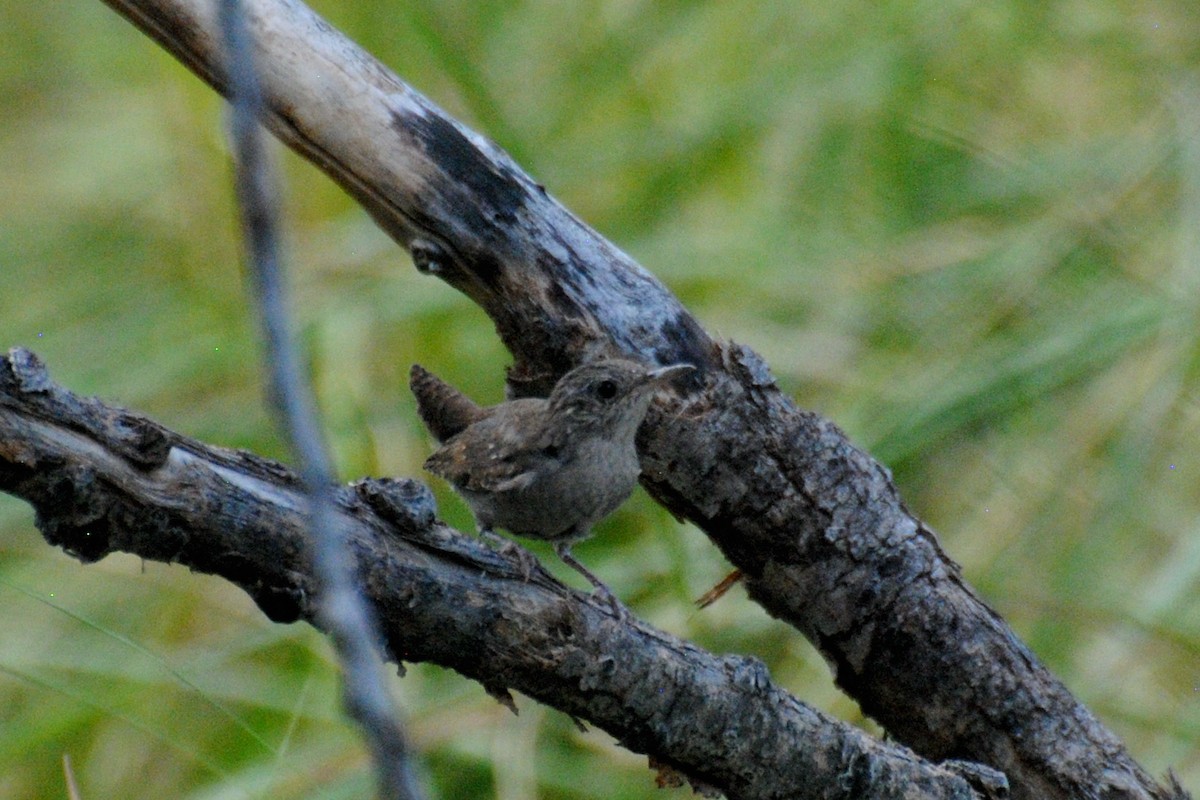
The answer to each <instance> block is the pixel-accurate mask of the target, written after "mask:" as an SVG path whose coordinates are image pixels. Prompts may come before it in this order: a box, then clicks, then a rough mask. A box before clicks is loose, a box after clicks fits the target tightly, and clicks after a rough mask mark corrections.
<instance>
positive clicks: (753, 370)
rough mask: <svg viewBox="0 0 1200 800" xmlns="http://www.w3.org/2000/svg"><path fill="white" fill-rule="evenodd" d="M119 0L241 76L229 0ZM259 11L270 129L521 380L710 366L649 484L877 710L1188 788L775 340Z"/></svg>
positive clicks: (391, 86)
mask: <svg viewBox="0 0 1200 800" xmlns="http://www.w3.org/2000/svg"><path fill="white" fill-rule="evenodd" d="M105 2H107V3H108V5H110V6H112V7H113V8H114V9H116V10H117V11H118V12H119V13H121V14H123V15H125V16H126V17H127V18H129V19H130V20H131V21H132V22H134V24H136V25H138V26H139V27H140V28H141V29H142V30H143V31H145V32H146V33H147V34H149V35H150V36H151V37H153V38H154V39H155V40H156V41H158V42H159V43H160V44H161V45H162V46H163V47H165V48H166V49H168V50H169V51H171V52H172V53H174V54H175V55H176V56H177V57H178V58H179V59H180V60H181V61H182V62H183V63H184V64H186V65H187V66H189V67H190V68H191V69H193V70H194V71H195V72H196V73H197V74H198V75H200V76H201V77H202V78H204V79H205V80H206V81H208V82H209V83H210V84H212V85H213V86H214V87H215V88H217V89H218V90H220V91H224V90H225V89H226V80H225V77H224V74H223V71H222V69H221V67H220V66H219V63H220V62H219V60H218V59H217V58H216V46H215V43H216V42H217V41H218V35H217V32H216V26H215V5H216V4H215V0H105ZM247 7H248V9H249V11H250V21H251V28H252V30H253V36H254V39H255V42H256V46H257V50H256V57H257V60H258V63H259V64H260V67H261V70H262V81H263V90H264V96H265V98H266V104H267V107H268V109H269V113H268V117H267V119H268V124H269V125H270V127H271V128H272V130H273V131H274V132H275V133H276V134H277V135H278V136H279V137H280V138H281V139H283V140H284V141H285V142H286V143H288V144H289V145H290V146H291V147H293V148H294V149H296V150H297V151H298V152H300V153H301V154H303V155H305V156H306V157H308V158H309V159H311V160H312V161H313V163H315V164H316V165H318V166H319V167H320V168H322V169H323V170H325V171H326V172H327V173H328V174H329V175H330V176H331V177H333V178H334V180H336V181H337V182H338V183H339V184H341V185H342V186H343V187H345V188H346V189H347V190H348V191H349V192H350V193H351V194H352V195H353V196H354V197H356V198H357V199H358V200H359V201H360V202H361V203H362V204H363V205H364V207H365V208H366V209H367V210H368V211H369V212H370V213H371V215H372V216H373V217H374V218H375V219H376V220H377V221H378V222H379V224H380V225H381V226H382V227H383V228H384V229H385V230H386V231H387V232H389V233H390V234H391V235H392V236H393V237H394V238H395V239H396V240H397V241H398V242H400V243H401V244H403V245H405V246H407V247H408V248H409V249H410V250H411V252H412V254H413V259H414V261H415V263H416V264H417V266H418V268H420V269H422V270H424V271H426V272H429V273H432V274H435V275H437V276H439V277H441V278H442V279H444V280H445V281H447V282H448V283H450V284H451V285H452V286H454V287H456V288H458V289H460V290H461V291H463V292H465V293H466V294H467V295H469V296H470V297H471V298H472V299H473V300H475V302H477V303H478V304H479V305H480V306H481V307H482V308H483V309H484V310H485V311H486V312H487V313H488V314H489V315H490V316H491V317H492V319H493V320H494V321H495V324H496V328H497V331H498V333H499V335H500V336H501V338H502V339H503V341H504V342H505V344H506V345H507V346H508V347H509V349H510V350H511V351H512V352H513V353H514V355H515V357H516V360H517V365H516V367H515V368H514V370H513V371H512V373H511V374H510V383H511V385H512V386H513V388H514V390H515V391H517V392H518V393H533V392H544V391H545V390H546V389H547V388H548V387H549V385H551V384H552V382H553V380H554V379H555V377H556V376H558V375H560V374H562V373H563V372H564V371H565V370H566V369H568V368H569V367H570V366H571V365H573V364H575V363H578V362H580V361H582V360H586V359H588V358H591V357H593V356H595V355H597V354H599V353H602V352H613V351H617V352H623V353H627V354H631V355H634V356H638V357H641V358H644V359H648V360H651V361H655V362H657V363H663V364H665V363H673V362H684V361H686V362H689V363H692V364H694V365H695V366H696V367H697V372H696V373H695V381H694V385H693V389H694V391H693V393H692V395H691V396H690V397H689V399H688V400H687V401H686V402H685V403H684V404H683V406H682V407H680V408H678V409H674V413H673V414H657V415H654V416H652V418H650V419H649V420H648V423H647V425H646V426H645V428H644V436H643V440H642V446H643V450H642V452H643V467H644V483H645V485H646V487H647V488H648V489H649V490H650V492H651V493H652V494H653V495H654V496H655V497H656V498H658V499H659V500H660V501H661V502H662V503H663V504H664V505H666V506H667V507H668V508H670V509H671V510H672V511H674V512H676V513H677V514H680V515H682V516H686V517H688V518H689V519H691V520H693V521H695V522H696V523H697V524H698V525H699V526H700V527H701V528H703V529H704V530H705V531H706V532H707V533H708V535H709V536H710V537H711V538H712V540H713V542H714V543H716V545H717V546H718V547H719V548H720V549H721V550H722V551H723V552H724V553H725V554H726V555H727V556H728V557H729V559H730V560H731V561H732V562H733V563H734V564H736V565H737V566H738V567H739V568H740V569H742V570H743V571H744V572H745V573H746V575H747V586H748V588H749V591H750V594H751V596H752V597H753V598H754V599H756V600H757V601H758V602H759V603H761V604H762V605H763V607H764V608H766V609H767V610H768V611H769V612H770V613H772V614H774V615H776V616H778V617H780V618H782V619H784V620H787V621H788V622H790V623H791V624H792V625H794V626H795V627H796V628H797V629H798V630H800V631H802V632H803V633H804V634H805V635H806V636H808V637H809V639H811V640H812V641H813V642H814V644H815V645H816V646H817V647H818V648H819V649H820V650H821V652H822V653H823V654H824V655H825V657H826V659H827V660H828V662H829V663H830V665H831V667H832V668H833V670H834V673H835V676H836V679H837V681H838V684H839V685H840V686H841V687H842V688H843V689H845V690H846V691H847V692H848V693H849V694H850V695H852V696H853V697H854V698H855V699H856V700H857V701H858V702H859V704H860V705H861V707H862V708H863V710H864V711H866V712H867V713H869V714H870V715H871V716H873V717H874V718H875V719H877V720H878V721H879V722H880V723H881V724H882V725H883V726H884V727H885V728H887V729H888V731H889V732H890V733H892V734H893V735H894V736H895V737H896V738H897V739H899V740H900V741H902V742H904V743H906V744H907V745H909V746H911V747H912V748H914V749H915V750H916V751H917V752H920V753H922V754H923V755H925V756H926V757H929V758H932V759H943V758H969V759H972V760H976V761H981V762H984V763H987V764H990V765H992V766H994V767H997V768H999V769H1001V770H1003V771H1004V772H1005V773H1006V774H1007V775H1008V777H1009V780H1010V781H1011V782H1012V786H1013V794H1014V796H1015V797H1017V798H1022V799H1023V800H1024V799H1025V798H1029V799H1032V798H1093V797H1105V798H1109V797H1111V798H1117V797H1134V798H1148V797H1168V796H1172V794H1173V791H1174V790H1172V789H1169V788H1164V787H1162V786H1159V785H1158V784H1156V783H1155V782H1154V780H1153V779H1152V778H1150V776H1148V775H1147V774H1146V773H1145V771H1144V770H1143V769H1142V768H1141V767H1139V766H1138V765H1137V763H1136V762H1135V761H1134V760H1133V759H1132V758H1131V757H1130V755H1129V754H1128V753H1127V751H1126V750H1125V748H1124V746H1123V745H1122V743H1121V742H1120V741H1119V740H1118V739H1117V738H1116V737H1115V736H1114V735H1113V734H1112V733H1111V732H1110V731H1108V730H1107V729H1106V728H1105V727H1104V726H1103V725H1102V724H1101V723H1100V722H1099V721H1098V720H1096V718H1095V717H1094V716H1093V715H1092V714H1091V713H1090V712H1089V711H1088V710H1087V709H1086V708H1084V707H1083V706H1082V705H1081V704H1079V703H1078V702H1077V701H1076V700H1075V698H1074V697H1072V696H1071V694H1070V692H1069V691H1068V690H1067V689H1066V688H1065V687H1064V686H1063V685H1062V684H1061V683H1060V682H1059V681H1057V680H1056V679H1055V678H1054V677H1053V676H1052V675H1051V674H1050V673H1049V672H1048V671H1047V670H1046V669H1045V668H1044V667H1043V666H1042V665H1041V664H1040V663H1039V662H1038V661H1037V659H1036V658H1035V657H1034V656H1033V654H1032V653H1030V652H1029V650H1028V649H1027V648H1026V647H1025V646H1024V645H1023V644H1022V643H1021V642H1020V641H1019V640H1018V639H1017V638H1016V636H1015V635H1014V634H1013V632H1012V631H1011V629H1010V628H1009V627H1008V626H1007V625H1006V624H1005V623H1004V621H1003V620H1002V619H1000V618H999V617H998V616H997V615H996V614H995V613H994V612H993V611H992V610H991V609H990V608H988V607H987V605H986V604H985V603H984V602H983V601H982V600H981V599H980V598H979V597H978V596H977V595H976V594H975V593H974V592H973V591H972V590H971V588H970V587H969V586H967V585H966V584H965V583H964V581H963V580H962V577H961V575H960V572H959V569H958V567H957V565H956V564H954V562H953V561H951V560H950V559H949V558H948V557H947V556H946V555H945V554H944V553H943V552H942V550H941V548H940V547H939V545H938V542H937V539H936V537H935V536H934V534H933V532H932V531H930V530H929V529H928V528H927V527H926V526H925V525H924V524H923V523H922V522H921V521H920V520H918V519H917V518H915V517H914V516H913V515H912V514H911V513H910V512H909V511H908V509H907V508H905V506H904V505H903V503H902V502H901V500H900V498H899V496H898V494H897V491H896V489H895V486H894V485H893V483H892V481H891V479H890V476H889V474H888V473H887V471H886V469H885V468H883V467H882V466H880V465H879V464H877V463H876V462H875V461H874V460H872V459H871V458H870V456H868V455H867V454H865V453H863V452H862V451H860V450H858V449H857V448H856V447H854V446H853V445H852V444H851V443H850V442H848V441H847V440H846V438H845V436H844V435H843V434H842V433H841V432H840V431H839V430H838V429H837V427H836V426H835V425H833V424H832V423H831V422H829V421H827V420H825V419H822V418H821V417H819V416H816V415H814V414H810V413H807V412H804V411H801V410H799V409H797V408H796V407H795V406H794V405H793V403H792V402H791V401H790V400H789V399H788V398H786V397H785V396H783V395H782V394H781V393H780V392H779V390H778V389H777V388H776V386H775V384H774V381H773V379H772V377H771V375H770V373H769V370H768V369H767V367H766V365H765V364H763V363H762V361H761V360H760V359H759V358H758V357H757V356H756V355H755V354H753V353H752V352H750V351H749V350H748V349H746V348H744V347H741V346H738V345H736V344H731V343H719V342H715V341H713V340H712V339H710V337H709V336H708V335H707V334H706V333H705V332H704V331H703V329H702V328H701V327H700V325H699V324H698V323H697V322H696V321H695V320H694V319H693V318H692V317H691V316H690V315H689V314H688V313H687V312H686V311H685V310H684V309H683V308H682V307H681V306H680V304H679V302H678V301H677V300H676V299H675V298H674V297H673V296H672V295H671V294H670V293H669V292H668V291H667V290H666V289H665V288H664V287H663V286H662V285H661V284H660V283H659V282H658V281H657V280H655V279H654V278H653V277H652V276H650V275H649V274H648V273H647V272H646V271H645V270H643V269H642V268H641V267H639V266H638V265H637V264H636V263H634V262H633V261H632V260H631V259H630V258H629V257H628V256H626V255H625V254H623V253H621V252H620V251H619V250H618V249H617V248H615V247H614V246H613V245H612V244H610V243H608V242H607V241H605V240H604V239H603V238H602V237H600V236H599V235H598V234H596V233H595V232H594V231H592V230H591V229H590V228H588V227H587V226H586V225H584V224H583V223H582V222H581V221H580V220H578V219H577V218H576V217H574V216H573V215H572V214H571V213H570V212H569V211H567V210H566V209H565V208H563V207H562V206H561V205H560V204H559V203H557V202H556V201H555V200H554V199H553V198H551V197H549V196H548V195H547V194H546V192H545V191H544V189H543V188H542V187H541V186H539V185H538V184H537V183H536V182H535V181H534V180H533V179H531V178H530V177H529V176H527V175H526V174H525V173H523V172H522V171H521V170H520V169H519V168H518V167H517V166H516V165H515V164H514V163H513V162H512V160H511V159H509V158H508V157H507V156H506V155H505V154H504V153H502V152H500V151H499V150H498V149H497V148H496V147H495V146H494V145H492V144H491V143H490V142H488V141H487V140H486V139H484V138H483V137H481V136H479V135H477V134H475V133H473V132H471V131H469V130H467V129H466V128H464V127H463V126H461V125H459V124H458V123H457V122H455V121H454V120H452V119H450V118H448V117H447V116H446V115H445V114H443V113H442V112H441V111H439V110H438V109H437V108H436V107H435V106H434V105H433V104H432V103H431V102H429V101H428V100H426V99H425V98H423V97H422V96H420V95H419V94H418V93H416V92H415V91H413V90H412V89H411V88H409V87H408V86H406V85H405V84H404V83H403V82H402V81H401V80H400V79H399V78H397V77H396V76H395V75H393V74H392V73H391V72H389V71H388V70H387V69H386V68H385V67H383V66H382V65H381V64H379V63H378V62H377V61H375V60H374V59H372V58H371V57H370V56H369V55H367V54H366V53H364V52H363V51H362V50H361V49H360V48H358V47H357V46H356V45H354V44H353V43H352V42H350V41H349V40H347V39H346V38H345V37H343V36H342V35H341V34H339V33H338V32H336V31H334V30H333V29H331V28H330V27H329V26H328V24H327V23H325V22H324V21H323V20H321V19H320V18H319V17H317V16H316V15H315V14H313V12H312V11H310V10H309V9H308V8H307V7H306V6H304V5H303V4H302V3H300V2H298V0H254V1H253V2H248V3H247Z"/></svg>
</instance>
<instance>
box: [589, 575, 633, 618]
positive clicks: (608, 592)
mask: <svg viewBox="0 0 1200 800" xmlns="http://www.w3.org/2000/svg"><path fill="white" fill-rule="evenodd" d="M592 597H594V598H596V599H597V600H599V601H601V602H604V603H608V606H609V608H611V609H612V612H613V616H614V617H616V618H617V621H618V622H629V621H630V620H631V619H633V612H632V611H630V610H629V607H628V606H626V605H625V604H624V603H622V602H621V601H620V600H618V599H617V596H616V595H615V594H613V592H612V589H609V588H608V587H607V586H606V585H604V584H603V583H602V584H600V585H599V586H597V587H596V590H595V591H594V592H592Z"/></svg>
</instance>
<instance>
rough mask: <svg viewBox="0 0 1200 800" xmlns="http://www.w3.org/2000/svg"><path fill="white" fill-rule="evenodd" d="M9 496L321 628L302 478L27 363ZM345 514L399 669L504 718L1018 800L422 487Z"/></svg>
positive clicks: (814, 772) (828, 780) (725, 762)
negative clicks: (863, 726)
mask: <svg viewBox="0 0 1200 800" xmlns="http://www.w3.org/2000/svg"><path fill="white" fill-rule="evenodd" d="M0 489H2V490H3V491H6V492H8V493H10V494H13V495H16V496H18V497H22V498H24V499H25V500H27V501H28V502H29V503H30V504H32V505H33V506H34V508H35V509H36V511H37V524H38V527H39V528H40V529H41V530H42V533H43V535H44V536H45V537H46V540H47V541H48V542H50V543H51V544H53V545H56V546H59V547H62V548H63V549H64V550H66V551H67V552H68V553H70V554H72V555H74V556H75V557H77V558H79V559H80V560H81V561H84V562H90V561H95V560H98V559H100V558H103V557H104V556H105V555H106V554H108V553H110V552H115V551H121V552H127V553H132V554H134V555H138V556H140V557H142V558H147V559H151V560H156V561H164V562H176V563H180V564H183V565H185V566H188V567H190V568H192V569H194V570H197V571H200V572H205V573H210V574H213V575H218V576H221V577H223V578H225V579H227V580H229V581H231V582H233V583H235V584H237V585H238V586H240V587H241V588H242V589H244V590H245V591H246V592H247V593H249V594H250V596H251V597H253V598H254V600H255V602H256V603H258V605H259V607H260V608H262V609H263V611H264V612H265V613H266V614H267V615H268V616H270V617H271V618H272V619H274V620H276V621H280V622H289V621H294V620H300V619H303V620H306V621H308V622H310V623H312V624H314V625H319V621H318V619H317V616H316V609H315V607H314V603H313V598H314V591H313V587H314V585H315V578H314V576H313V573H312V569H311V565H310V560H309V542H308V540H307V538H306V537H307V534H306V532H305V526H304V521H303V518H302V515H301V511H300V509H301V508H302V507H303V501H302V493H301V490H300V488H299V484H298V481H297V478H296V477H295V475H293V474H292V473H291V472H289V471H288V470H287V469H285V468H284V467H282V466H280V465H278V464H275V463H273V462H269V461H266V460H264V459H261V458H257V457H255V456H252V455H250V454H247V453H244V452H237V451H230V450H224V449H220V448H215V447H210V446H207V445H204V444H202V443H200V442H197V441H194V440H190V439H187V438H185V437H183V436H180V435H179V434H176V433H173V432H171V431H168V430H166V429H164V428H162V427H161V426H159V425H157V424H156V423H154V422H152V421H150V420H148V419H146V418H145V417H141V416H139V415H137V414H134V413H132V412H129V411H126V410H123V409H119V408H114V407H110V406H107V405H104V404H103V403H100V402H99V401H97V400H94V399H82V398H79V397H76V396H75V395H73V394H71V393H69V392H67V391H65V390H63V389H61V388H59V387H57V386H55V385H54V384H53V383H52V382H51V381H50V379H49V377H48V376H47V375H46V372H45V370H44V368H43V367H42V365H41V364H40V362H39V361H38V360H37V358H36V357H35V356H34V355H33V354H31V353H29V352H27V351H23V350H13V351H12V352H11V353H10V356H9V357H8V358H7V359H0ZM338 506H339V514H340V517H341V519H340V522H341V524H342V525H343V526H344V529H345V530H346V532H347V538H348V540H349V542H350V543H351V546H352V549H353V551H354V553H355V555H356V558H357V562H358V572H359V579H360V585H361V587H362V590H363V592H364V593H365V594H366V596H367V597H368V599H369V600H370V601H371V602H372V603H373V604H374V605H375V607H376V609H377V613H378V616H379V618H380V621H381V626H382V630H383V632H384V636H385V639H386V642H385V643H384V644H383V647H384V648H385V651H386V653H387V654H388V656H389V657H390V658H391V659H393V660H395V661H396V662H400V661H429V662H433V663H436V664H440V665H442V666H445V667H449V668H451V669H454V670H457V671H458V672H460V673H462V674H463V675H465V676H467V677H469V678H472V679H474V680H476V681H478V682H479V683H481V684H482V685H483V686H484V687H485V688H486V689H487V690H488V691H489V692H490V693H492V694H494V695H496V696H498V697H500V698H504V699H507V691H508V689H510V688H511V689H517V690H519V691H521V692H523V693H525V694H527V695H529V696H531V697H534V698H536V699H537V700H539V701H541V702H544V703H546V704H548V705H551V706H553V707H555V708H558V709H560V710H562V711H564V712H566V713H568V714H571V715H572V716H575V717H577V718H579V719H583V720H587V721H589V722H592V723H594V724H595V725H597V726H599V727H601V728H603V729H605V730H607V731H608V732H609V733H611V734H612V735H613V736H615V737H616V738H617V739H618V740H620V741H621V743H622V744H623V745H624V746H626V747H628V748H629V749H631V750H633V751H636V752H641V753H647V754H649V755H650V756H651V758H652V760H653V761H654V763H657V764H660V765H664V766H666V767H669V768H671V769H674V770H678V771H679V772H682V773H683V774H684V775H686V776H688V777H689V779H691V780H693V781H695V782H696V783H697V784H698V785H706V786H710V787H714V788H716V789H718V790H719V791H721V792H723V793H725V794H726V795H727V796H729V797H735V798H773V797H796V798H806V797H813V798H815V797H821V798H832V797H845V798H880V799H881V800H882V799H883V798H901V797H904V798H913V797H921V798H962V799H963V800H966V798H978V797H983V796H990V795H986V794H978V793H976V792H975V790H973V789H972V788H971V785H970V784H969V783H968V781H967V780H966V779H965V778H964V777H962V774H975V775H976V776H977V779H976V780H974V781H972V782H973V783H974V784H975V785H977V786H987V785H990V786H992V787H1000V786H1003V785H1004V782H1003V778H1002V777H1001V776H999V775H998V774H997V773H994V772H991V771H989V770H987V769H986V768H979V769H977V770H975V771H973V773H972V771H964V770H952V769H949V768H944V767H940V766H937V765H934V764H930V763H929V762H926V761H923V760H922V759H920V758H918V757H917V756H915V755H914V754H912V753H911V752H910V751H908V750H907V749H905V748H902V747H898V746H893V745H887V744H884V743H881V742H878V741H876V740H874V739H872V738H871V737H869V736H867V735H866V734H865V733H863V732H862V731H860V730H858V729H856V728H854V727H852V726H849V725H847V724H845V723H843V722H840V721H837V720H834V719H831V718H829V717H827V716H825V715H824V714H822V713H821V712H819V711H816V710H814V709H812V708H810V707H808V706H806V705H804V704H803V703H801V702H800V701H798V700H797V699H796V698H794V697H792V696H791V695H789V694H787V693H786V692H784V691H782V690H781V689H779V688H778V687H777V686H775V685H774V684H773V683H772V681H771V680H770V677H769V676H768V675H767V672H766V669H765V667H764V666H763V665H762V664H761V663H760V662H759V661H757V660H756V659H753V658H745V657H734V656H717V655H714V654H712V653H709V652H706V651H704V650H701V649H700V648H697V647H695V646H693V645H690V644H688V643H687V642H683V641H680V640H678V639H675V638H673V637H671V636H669V635H667V634H665V633H662V632H659V631H655V630H652V629H649V628H648V627H645V626H643V625H640V624H638V623H636V622H629V623H621V622H619V621H617V620H616V619H614V618H613V617H611V616H610V615H609V613H608V609H607V607H606V606H603V605H599V604H595V603H593V602H592V600H591V598H589V597H587V596H586V595H582V594H579V593H577V592H574V591H573V590H571V589H568V588H567V587H565V586H563V585H562V584H561V583H559V582H557V581H556V580H554V579H553V578H552V577H551V576H550V575H549V574H547V573H544V572H541V571H540V570H539V571H536V572H535V574H534V575H532V576H529V578H528V579H525V578H524V577H523V576H522V575H521V572H520V567H519V566H518V565H515V564H513V563H510V562H509V561H508V560H507V559H506V558H505V557H503V556H501V555H500V554H499V553H496V552H493V551H491V550H489V549H488V548H486V547H484V546H483V545H482V544H480V543H479V542H478V541H477V540H475V539H473V538H471V537H467V536H464V535H462V534H460V533H458V532H457V531H455V530H453V529H451V528H448V527H446V526H445V525H443V524H442V523H440V522H438V521H437V520H436V517H435V515H436V509H435V506H434V502H433V498H432V495H431V494H430V493H429V490H428V489H427V488H426V487H425V486H424V485H423V484H420V483H418V482H416V481H409V480H388V479H383V480H364V481H360V482H358V483H355V484H353V485H351V486H349V487H342V488H340V489H339V490H338ZM979 775H983V776H985V779H984V780H980V779H978V776H979ZM833 787H841V789H840V790H839V791H837V792H836V793H834V792H832V791H831V790H832V788H833Z"/></svg>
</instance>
